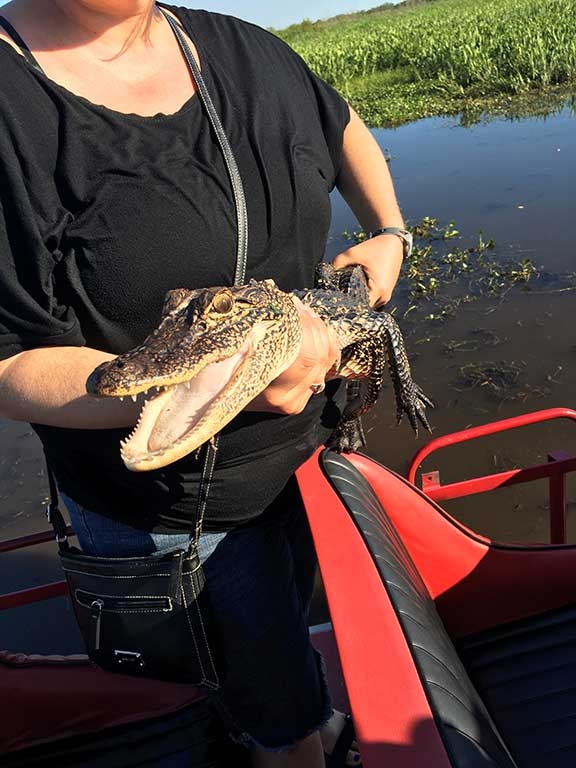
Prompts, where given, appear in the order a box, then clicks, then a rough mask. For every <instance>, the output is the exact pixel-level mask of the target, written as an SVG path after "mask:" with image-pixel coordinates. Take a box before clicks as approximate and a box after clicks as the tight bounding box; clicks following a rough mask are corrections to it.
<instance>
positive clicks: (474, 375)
mask: <svg viewBox="0 0 576 768" xmlns="http://www.w3.org/2000/svg"><path fill="white" fill-rule="evenodd" d="M524 368H525V363H515V362H510V361H508V362H504V361H502V360H501V361H500V362H485V363H476V362H474V363H466V364H465V365H462V366H461V367H460V369H459V372H458V381H457V385H456V387H455V389H457V390H458V391H462V390H463V389H475V388H476V387H484V388H485V389H486V391H487V392H489V393H490V394H492V395H494V396H496V397H497V398H498V399H499V400H503V399H508V398H509V396H510V395H511V393H512V392H513V390H515V389H517V383H518V379H519V378H520V376H521V374H522V373H523V371H524Z"/></svg>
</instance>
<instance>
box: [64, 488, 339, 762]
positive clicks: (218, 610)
mask: <svg viewBox="0 0 576 768" xmlns="http://www.w3.org/2000/svg"><path fill="white" fill-rule="evenodd" d="M63 501H64V502H65V503H66V506H67V508H68V511H69V513H70V522H71V524H72V527H73V528H74V531H75V533H76V536H77V538H78V542H79V545H80V547H81V548H82V549H83V550H84V551H85V552H86V553H87V554H91V555H100V556H102V557H122V556H126V557H130V556H138V555H147V554H152V553H153V552H167V551H170V550H173V549H177V548H182V547H185V546H186V545H187V543H188V536H187V535H185V534H179V533H178V534H165V533H162V534H155V533H147V532H146V531H140V530H137V529H135V528H132V527H129V526H127V525H124V524H123V523H119V522H116V521H114V520H112V519H109V518H107V517H104V516H102V515H98V514H95V513H94V512H90V511H88V510H86V509H83V508H82V507H81V506H79V505H78V504H76V503H75V502H74V501H73V500H71V499H69V498H67V497H66V496H63ZM199 554H200V557H201V559H202V561H203V567H204V572H205V574H206V585H207V588H208V591H209V594H210V600H211V603H212V605H213V608H214V612H215V620H216V626H217V628H218V633H219V638H218V642H219V644H220V647H221V649H222V656H223V658H224V665H225V669H224V670H223V674H222V675H221V678H222V686H221V688H220V689H219V690H218V691H217V692H216V693H210V694H209V696H210V699H211V701H212V703H213V704H214V706H215V708H216V709H217V711H218V713H219V715H220V717H221V718H222V720H223V721H224V723H225V725H226V727H227V729H228V730H229V731H230V735H231V736H232V738H233V739H234V740H235V741H237V742H240V743H243V744H245V745H247V746H250V745H257V746H259V747H260V748H262V749H266V750H269V751H277V752H281V751H283V750H286V749H288V748H290V747H291V746H293V745H294V744H295V743H297V742H298V741H300V740H301V739H303V738H305V737H306V736H308V735H309V734H311V733H313V732H314V731H316V730H318V729H319V728H320V727H321V726H322V725H324V724H325V723H326V722H327V721H328V719H329V718H330V716H331V714H332V706H331V702H330V696H329V692H328V688H327V685H326V680H325V676H324V670H323V663H322V659H321V657H320V656H319V654H318V653H317V652H316V651H315V650H314V648H313V646H312V644H311V642H310V637H309V632H308V608H309V605H310V601H311V599H312V592H313V588H314V576H315V570H316V559H315V553H314V546H313V543H312V537H311V535H310V530H309V527H308V521H307V519H306V513H305V511H304V509H303V507H302V505H301V504H296V505H293V506H292V507H291V508H290V509H285V508H282V509H275V508H274V505H273V506H272V507H271V508H269V509H268V510H267V511H266V512H265V513H264V514H262V515H261V516H260V517H258V518H256V519H255V520H253V521H250V523H248V524H246V525H243V526H240V527H239V528H235V529H233V530H230V531H227V532H226V533H203V534H202V535H201V537H200V542H199Z"/></svg>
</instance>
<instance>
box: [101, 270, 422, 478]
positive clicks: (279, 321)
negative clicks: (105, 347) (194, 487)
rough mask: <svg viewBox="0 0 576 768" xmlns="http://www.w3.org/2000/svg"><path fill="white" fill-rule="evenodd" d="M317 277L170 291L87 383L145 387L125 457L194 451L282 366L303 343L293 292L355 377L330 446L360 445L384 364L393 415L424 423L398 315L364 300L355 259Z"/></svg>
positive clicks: (156, 459)
mask: <svg viewBox="0 0 576 768" xmlns="http://www.w3.org/2000/svg"><path fill="white" fill-rule="evenodd" d="M317 285H318V287H316V288H313V289H310V290H299V291H293V292H285V291H281V290H280V289H279V288H278V287H277V286H276V285H275V283H274V282H273V281H272V280H262V281H256V280H251V281H250V282H249V283H248V284H247V285H243V286H235V287H230V288H229V287H213V288H204V289H196V290H186V289H183V288H182V289H176V290H173V291H170V292H169V293H168V294H167V297H166V301H165V305H164V308H163V312H162V318H161V321H160V324H159V325H158V327H157V328H156V329H155V330H154V331H153V332H152V333H151V334H150V335H149V336H148V338H146V339H145V340H144V341H143V342H142V344H140V345H139V346H138V347H136V348H135V349H133V350H130V351H128V352H126V353H124V354H122V355H119V356H118V357H117V358H115V359H114V360H111V361H109V362H106V363H102V364H101V365H100V366H98V368H96V369H95V370H94V371H93V372H92V374H91V375H90V377H89V378H88V381H87V382H86V389H87V391H88V392H89V393H90V394H93V395H97V396H107V397H125V396H131V397H132V398H135V397H136V396H138V395H139V394H141V393H145V394H146V395H147V398H148V399H147V400H146V402H145V404H144V407H143V409H142V412H141V414H140V419H139V421H138V424H137V426H136V428H135V429H134V431H133V432H132V434H131V435H130V437H129V438H128V440H126V441H123V445H122V450H121V453H122V458H123V460H124V462H125V464H126V466H127V467H129V468H130V469H132V470H134V471H143V470H150V469H156V468H159V467H163V466H166V465H167V464H170V463H172V462H173V461H176V460H177V459H179V458H181V457H182V456H185V455H186V454H187V453H190V452H192V451H195V450H196V449H197V448H198V447H200V446H201V445H202V444H203V443H205V442H206V441H207V440H210V439H211V438H212V437H213V436H214V435H215V434H217V433H218V432H219V431H220V430H221V429H222V428H223V427H224V426H225V425H226V424H228V423H229V422H230V421H231V420H232V419H233V418H234V417H235V416H236V415H237V414H238V413H240V412H241V411H242V410H243V409H244V408H245V407H246V406H247V405H248V404H249V403H250V402H251V401H252V400H253V399H254V398H255V397H256V396H257V395H258V394H259V393H260V392H262V391H263V390H264V389H265V388H266V387H267V386H268V385H269V384H270V382H271V381H273V380H274V379H275V378H276V377H277V376H278V375H280V373H282V372H283V371H284V370H286V369H287V368H288V367H289V366H290V365H291V364H292V362H294V360H295V359H296V357H297V355H298V353H299V350H300V346H301V343H302V327H301V322H300V314H299V311H298V309H297V306H296V303H295V298H296V297H297V298H299V299H300V300H301V301H302V302H303V303H304V304H306V305H308V306H309V307H311V308H312V309H313V310H314V311H315V312H317V314H318V315H319V316H320V317H321V318H322V319H323V320H324V322H325V323H326V324H327V325H329V326H330V327H331V328H333V329H334V331H335V333H336V335H337V337H338V339H339V343H340V347H341V359H340V361H339V363H338V365H337V367H335V368H334V370H333V371H331V372H330V374H332V375H335V376H342V377H344V378H347V379H352V380H354V379H357V380H360V382H361V386H360V387H358V386H357V385H356V384H355V383H354V381H352V383H351V384H350V388H349V392H348V402H347V405H346V408H345V411H344V413H343V415H342V418H341V421H340V423H339V425H338V427H337V429H336V432H335V434H334V437H333V440H332V443H333V446H334V447H335V448H336V449H337V450H340V451H349V450H354V449H356V448H357V447H358V445H359V443H358V441H359V440H361V432H358V429H357V426H358V419H359V417H360V416H361V415H362V414H364V413H366V412H367V411H368V410H369V409H370V408H372V406H373V405H374V403H375V402H376V400H377V398H378V395H379V394H380V391H381V389H382V386H383V383H384V380H385V378H386V371H387V370H388V371H389V375H390V377H391V379H392V383H393V386H394V392H395V396H396V405H397V419H398V421H400V420H401V419H402V416H403V415H404V414H406V415H407V416H408V419H409V421H410V423H411V425H412V427H413V428H414V430H415V431H416V432H417V430H418V422H420V423H421V424H422V425H423V426H424V427H425V428H426V429H428V430H429V429H430V427H429V425H428V421H427V419H426V414H425V406H426V405H430V406H431V405H432V403H431V401H430V400H429V399H428V398H427V397H426V395H424V393H423V392H422V390H421V389H420V388H419V387H418V386H417V385H416V384H415V383H414V382H413V381H412V376H411V373H410V366H409V363H408V358H407V356H406V350H405V347H404V341H403V338H402V334H401V332H400V329H399V328H398V325H397V324H396V321H395V320H394V318H393V317H392V316H391V315H390V314H388V313H387V312H381V311H377V310H375V309H372V308H371V307H370V306H369V303H368V288H367V284H366V278H365V275H364V271H363V270H362V268H361V267H354V268H350V269H348V270H345V271H342V272H341V271H338V272H334V270H333V268H331V267H328V266H324V267H321V268H320V270H319V274H318V280H317ZM343 291H346V292H343Z"/></svg>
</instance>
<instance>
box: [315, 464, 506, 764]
mask: <svg viewBox="0 0 576 768" xmlns="http://www.w3.org/2000/svg"><path fill="white" fill-rule="evenodd" d="M321 465H322V469H323V471H324V473H325V475H326V477H327V479H328V481H329V482H330V484H331V485H332V487H333V488H334V490H335V491H336V492H337V493H338V495H339V497H340V499H341V501H342V503H343V504H344V506H345V507H346V508H347V510H348V512H349V514H350V515H351V516H352V519H353V520H354V522H355V523H356V526H357V528H358V530H359V532H360V534H361V535H362V537H363V539H364V542H365V544H366V547H367V549H368V551H369V552H370V554H371V556H372V559H373V561H374V564H375V566H376V568H377V569H378V572H379V574H380V577H381V579H382V583H383V586H384V588H385V589H386V591H387V594H388V597H389V599H390V601H391V603H392V605H393V606H394V610H395V614H396V619H397V620H398V622H399V624H400V626H401V627H402V630H403V633H404V636H405V639H406V643H407V645H408V648H409V650H410V652H411V655H412V658H413V661H414V665H415V667H416V669H417V670H418V673H419V677H420V681H421V683H422V686H423V689H424V691H425V693H426V696H427V698H428V702H429V706H430V709H431V712H432V715H433V717H434V721H435V724H436V727H437V729H438V733H439V735H440V738H441V739H442V742H443V744H444V748H445V750H446V753H447V755H448V757H449V759H450V762H451V764H452V765H453V766H455V768H517V763H516V762H515V761H514V759H513V757H512V756H511V754H510V752H509V751H508V749H507V747H506V745H505V743H504V741H503V739H502V737H501V735H500V733H499V731H498V729H497V727H496V725H495V724H494V722H493V720H492V718H491V716H490V714H489V713H488V710H487V709H486V706H485V705H484V702H483V701H482V699H481V697H480V696H479V694H478V692H477V691H476V689H475V687H474V685H473V684H472V682H471V680H470V678H469V676H468V673H467V672H466V669H465V667H464V665H463V663H462V661H461V660H460V658H459V656H458V654H457V652H456V649H455V647H454V644H453V643H452V640H451V639H450V637H449V636H448V633H447V631H446V629H445V627H444V624H443V623H442V620H441V619H440V616H439V615H438V613H437V611H436V606H435V604H434V601H433V600H432V598H431V597H430V594H429V592H428V590H427V588H426V585H425V584H424V582H423V581H422V578H421V577H420V574H419V573H418V570H417V569H416V566H415V565H414V562H413V561H412V558H411V557H410V554H409V553H408V551H407V549H406V547H405V546H404V544H403V542H402V540H401V539H400V537H399V535H398V533H397V532H396V530H395V528H394V526H393V525H392V523H391V521H390V518H389V517H388V515H387V514H386V511H385V509H384V508H383V506H382V504H381V503H380V501H379V499H378V497H377V496H376V494H375V493H374V490H373V489H372V487H371V486H370V484H369V483H368V482H367V481H366V480H365V478H364V477H363V476H362V475H361V474H360V472H359V471H358V470H357V469H356V468H355V467H354V466H353V465H352V464H351V463H350V462H349V461H348V460H347V459H346V458H345V457H344V456H341V455H339V454H336V453H333V452H331V451H324V452H323V454H322V455H321ZM382 646H383V649H384V650H385V647H386V638H385V637H383V638H382Z"/></svg>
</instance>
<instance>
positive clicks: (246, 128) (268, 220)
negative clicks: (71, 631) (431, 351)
mask: <svg viewBox="0 0 576 768" xmlns="http://www.w3.org/2000/svg"><path fill="white" fill-rule="evenodd" d="M164 12H165V13H169V14H171V15H172V16H173V17H174V18H176V19H177V20H178V21H179V23H180V24H181V26H182V28H183V30H184V32H185V34H186V36H187V38H188V40H189V42H190V45H191V47H192V50H193V53H194V56H195V57H196V59H197V61H198V63H199V65H200V67H201V69H202V72H203V76H204V79H205V80H206V83H207V86H208V90H209V92H210V94H211V96H212V99H213V101H214V102H215V105H216V109H217V111H218V113H219V115H220V118H221V120H222V123H223V126H224V129H225V132H226V134H227V137H228V139H229V141H230V143H231V146H232V149H233V151H234V154H235V156H236V159H237V162H238V165H239V168H240V173H241V176H242V180H243V185H244V190H245V194H246V199H247V205H248V219H249V243H250V247H249V254H248V267H247V276H248V277H254V278H257V279H263V278H269V277H271V278H273V279H274V280H275V281H276V282H277V283H278V284H279V286H280V287H281V288H283V289H285V290H290V289H293V288H297V287H304V286H310V285H311V284H312V281H313V271H314V266H315V264H316V263H317V262H318V261H320V260H321V259H322V255H323V251H324V247H325V242H326V237H327V232H328V226H329V218H330V204H329V197H328V195H329V192H330V190H331V189H332V187H333V186H334V185H335V184H336V185H337V187H338V189H339V190H340V191H341V193H342V194H343V196H344V198H345V199H346V201H347V202H348V203H349V205H350V206H351V208H352V210H353V211H354V213H355V214H356V216H357V218H358V220H359V221H360V223H361V224H362V226H363V227H364V228H365V229H366V230H368V231H374V230H379V229H381V228H383V227H384V228H387V227H400V228H401V227H403V222H402V217H401V214H400V211H399V209H398V206H397V203H396V200H395V195H394V191H393V187H392V182H391V180H390V176H389V173H388V169H387V165H386V162H385V159H384V157H383V156H382V154H381V152H380V151H379V149H378V147H377V145H376V143H375V141H374V140H373V139H372V137H371V134H370V133H369V131H368V130H367V129H366V127H365V126H364V125H363V123H362V122H361V121H360V119H359V118H358V117H357V115H356V114H355V113H354V112H353V111H352V110H351V109H349V107H348V106H347V105H346V103H345V102H344V101H343V100H342V99H341V98H340V97H339V96H338V95H337V94H336V93H335V92H334V91H333V90H332V89H331V88H330V87H328V86H327V85H326V84H325V83H323V82H321V81H320V80H318V79H317V78H316V77H315V76H314V75H312V73H311V72H310V71H309V70H308V69H307V67H306V66H305V65H304V63H303V62H302V61H301V60H300V59H299V57H297V56H296V55H295V54H294V53H293V52H292V51H291V50H290V49H289V48H288V47H287V46H286V45H285V44H283V43H282V42H281V41H279V40H278V39H277V38H276V37H274V36H272V35H270V34H269V33H267V32H265V31H264V30H261V29H259V28H258V27H254V26H252V25H249V24H246V23H244V22H241V21H239V20H237V19H234V18H231V17H226V16H221V15H218V14H210V13H206V12H204V11H192V10H188V9H182V8H167V7H166V8H164ZM2 13H3V15H4V18H5V20H7V22H8V24H4V30H5V31H2V32H1V33H0V62H1V63H0V66H1V68H2V73H3V77H2V82H1V84H0V121H1V122H2V130H1V131H0V174H1V178H2V184H1V189H0V204H1V207H0V270H1V271H0V274H1V279H2V294H3V297H4V298H3V302H2V307H1V308H0V358H1V360H0V415H1V416H3V417H5V418H10V419H17V420H24V421H29V422H31V423H32V424H33V425H34V428H35V429H36V431H37V433H38V435H39V436H40V438H41V440H42V442H43V445H44V449H45V452H46V455H47V458H48V460H49V462H50V464H51V467H52V469H53V471H54V473H55V475H56V478H57V480H58V485H59V488H60V491H61V493H62V495H63V497H64V498H65V500H66V503H67V505H68V508H69V511H70V516H71V521H72V524H73V526H74V529H75V531H76V533H77V536H78V540H79V542H80V544H81V546H82V547H83V548H84V549H85V550H87V551H88V552H90V553H91V554H96V555H116V556H129V555H138V554H147V553H150V552H153V551H163V550H167V549H171V548H174V547H178V546H181V545H182V544H183V543H184V542H186V541H187V538H188V532H189V528H190V521H191V519H192V516H193V514H194V509H195V502H196V497H195V489H196V488H197V484H198V479H199V474H200V465H199V463H198V460H197V459H196V458H195V457H185V458H184V459H182V460H180V461H178V462H176V463H175V464H173V465H170V466H169V467H166V468H165V469H163V470H158V471H153V472H150V473H141V474H137V475H136V474H133V473H130V472H128V471H127V470H126V468H125V467H124V466H123V465H122V463H121V461H120V457H119V450H118V446H119V442H120V439H121V438H122V437H123V436H125V434H126V432H127V431H128V429H129V428H130V427H131V426H133V425H134V423H135V421H136V419H137V415H138V410H139V405H138V404H133V403H131V402H123V403H120V402H118V401H115V400H96V399H92V398H90V397H89V396H87V395H86V391H85V382H86V379H87V377H88V376H89V374H90V373H91V371H92V370H93V369H94V368H95V367H96V366H97V365H99V364H100V363H101V362H103V361H106V360H110V359H112V358H113V357H114V356H116V355H117V354H119V353H121V352H123V351H125V350H127V349H129V348H131V347H133V346H135V345H136V344H137V343H138V342H140V341H141V340H142V339H143V338H144V337H145V336H146V335H147V334H148V333H149V332H150V331H151V330H152V329H153V327H154V326H155V325H156V323H157V320H158V318H159V315H160V309H161V306H162V301H163V297H164V295H165V293H166V291H168V290H170V289H172V288H176V287H201V286H209V285H226V284H231V283H232V280H233V271H234V259H235V244H236V229H235V216H234V200H233V196H232V192H231V190H230V185H229V182H228V177H227V174H226V170H225V166H224V164H223V160H222V157H221V154H220V150H219V148H218V145H217V144H216V142H215V140H214V137H213V136H212V133H211V131H210V128H209V126H208V121H207V119H206V117H205V115H204V113H203V111H202V108H201V105H200V104H199V99H198V97H197V95H196V87H195V83H194V81H193V79H192V77H191V75H190V72H189V70H188V67H187V65H186V63H185V60H184V58H183V56H182V53H181V50H180V48H179V45H178V43H177V41H176V39H175V36H174V34H173V32H172V30H171V28H170V26H169V24H168V22H167V20H166V17H165V15H164V13H163V12H162V9H161V8H160V7H159V6H158V5H155V4H154V3H153V2H152V0H42V2H40V0H13V1H12V2H10V3H8V4H7V5H6V6H4V7H3V8H2ZM403 246H404V244H403V242H402V240H401V238H400V237H397V236H396V235H394V234H390V233H384V234H383V235H382V236H378V237H374V238H373V239H369V240H367V241H365V242H363V243H361V244H360V245H357V246H355V247H353V248H350V249H348V250H346V251H344V252H343V253H341V254H339V256H338V257H337V258H336V259H335V261H334V263H335V265H336V266H337V267H342V266H345V265H348V264H361V265H363V267H364V269H365V271H366V273H367V276H368V279H369V285H370V296H371V301H372V303H373V304H374V305H376V304H381V303H384V302H386V301H387V300H388V299H389V297H390V295H391V292H392V290H393V288H394V285H395V283H396V281H397V278H398V274H399V270H400V266H401V263H402V256H403ZM301 320H302V325H303V329H304V341H303V344H302V349H301V352H300V355H299V357H298V359H297V360H296V362H295V363H294V364H293V365H291V366H290V368H288V370H286V371H285V372H284V373H283V374H282V375H281V376H280V377H279V378H278V379H277V380H275V381H274V382H273V383H272V384H271V385H270V386H269V387H268V388H267V389H266V390H265V391H264V392H263V393H262V394H261V395H260V396H259V397H258V398H257V399H256V400H255V401H254V402H253V403H252V404H251V406H250V409H248V410H247V411H246V412H244V413H243V414H241V415H240V416H239V417H238V418H237V419H235V420H234V421H233V422H232V423H231V424H230V425H229V427H228V428H226V429H225V430H224V433H223V434H222V438H221V444H220V451H219V455H218V462H217V465H216V471H215V475H214V480H213V483H212V487H211V491H210V496H209V499H208V505H207V508H206V514H205V518H204V533H203V534H202V537H201V541H200V551H201V555H202V557H203V559H204V569H205V572H206V578H207V584H208V589H209V592H210V596H211V599H212V602H213V604H214V610H215V612H216V618H217V621H218V624H219V627H220V634H221V636H222V644H223V651H224V654H225V657H226V662H227V664H226V673H225V679H224V681H223V685H222V688H221V690H220V691H219V693H218V694H217V696H216V700H215V703H216V705H217V706H218V709H219V711H220V714H221V716H222V717H223V718H224V720H225V721H226V723H227V725H228V727H229V729H230V731H231V733H232V735H233V736H234V738H236V739H237V740H239V741H241V742H243V743H245V744H246V745H247V746H248V747H249V748H250V749H251V754H252V759H253V764H254V766H258V767H262V768H267V767H270V768H281V767H282V766H299V767H301V768H321V766H323V765H324V760H325V753H326V754H329V753H330V752H331V750H332V748H333V746H334V743H335V741H336V740H337V737H338V734H339V732H340V731H341V730H342V727H343V716H342V715H340V714H339V713H335V714H333V712H332V708H331V706H330V702H329V698H328V692H327V690H326V686H325V683H324V680H323V675H322V672H321V668H320V663H319V661H318V659H317V657H316V655H315V653H314V652H313V650H312V648H311V645H310V642H309V638H308V633H307V620H306V611H307V607H308V603H309V600H310V596H311V591H312V585H313V575H314V565H313V547H312V544H311V542H310V536H309V532H308V529H307V525H306V520H305V516H304V513H303V511H302V507H301V504H300V501H299V497H298V492H297V489H296V486H295V482H294V479H293V472H294V470H295V469H296V467H297V466H298V465H299V464H301V463H302V462H303V461H305V460H306V459H307V458H308V457H309V456H310V455H311V454H312V453H313V451H314V450H315V449H316V448H317V447H318V446H319V445H321V444H322V443H323V442H324V441H325V440H326V438H327V437H328V436H329V434H330V432H331V430H332V429H333V427H334V426H335V423H336V422H337V419H338V413H339V410H338V404H339V402H340V400H341V396H340V394H339V393H338V383H337V382H329V383H328V384H327V386H326V388H325V391H323V392H321V393H320V394H317V395H315V396H312V395H313V393H314V392H315V391H317V390H319V389H321V387H319V386H318V384H319V383H322V382H324V379H325V376H326V372H327V371H328V370H329V369H330V368H331V366H332V364H333V362H334V361H335V360H336V358H337V357H338V352H339V350H338V344H337V341H336V339H335V338H334V337H333V335H332V334H331V333H330V332H329V331H328V329H327V328H326V326H325V325H324V324H323V323H322V322H321V321H320V319H319V318H318V317H317V316H316V315H315V314H314V313H313V312H311V311H309V310H307V309H305V308H302V309H301ZM255 487H256V488H257V490H256V492H255V490H254V489H255ZM357 758H358V755H357V754H354V753H353V752H351V753H349V762H350V763H352V764H354V761H355V760H357Z"/></svg>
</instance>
